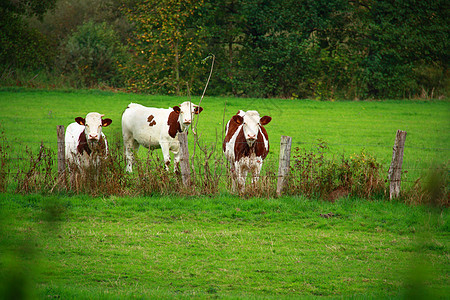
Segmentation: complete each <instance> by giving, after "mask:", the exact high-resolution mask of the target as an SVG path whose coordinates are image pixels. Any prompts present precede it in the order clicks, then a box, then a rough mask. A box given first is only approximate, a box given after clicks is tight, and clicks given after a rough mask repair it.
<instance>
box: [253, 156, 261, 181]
mask: <svg viewBox="0 0 450 300" xmlns="http://www.w3.org/2000/svg"><path fill="white" fill-rule="evenodd" d="M261 167H262V160H261V161H259V160H258V161H257V162H256V163H255V164H254V165H253V167H252V175H253V176H252V184H255V183H256V182H257V181H258V180H259V174H260V173H261Z"/></svg>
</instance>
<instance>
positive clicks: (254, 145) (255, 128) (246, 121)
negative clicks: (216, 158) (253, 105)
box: [222, 110, 272, 193]
mask: <svg viewBox="0 0 450 300" xmlns="http://www.w3.org/2000/svg"><path fill="white" fill-rule="evenodd" d="M271 120H272V118H271V117H269V116H264V117H262V118H261V117H260V116H259V113H258V112H257V111H255V110H249V111H247V112H244V111H242V110H239V111H238V112H237V114H236V115H234V116H233V117H232V118H231V119H230V120H229V121H228V123H227V125H226V130H225V138H224V141H223V145H222V149H223V152H224V154H225V156H226V158H227V160H228V162H229V164H230V169H231V170H230V171H231V179H232V185H233V186H232V190H233V192H235V191H236V185H237V187H238V189H239V192H241V193H242V192H243V191H244V188H245V180H246V178H247V173H248V171H250V172H251V173H252V175H253V177H252V184H253V183H255V182H256V181H257V180H258V179H259V173H260V171H261V167H262V164H263V160H264V159H265V158H266V156H267V154H268V153H269V136H268V135H267V131H266V129H265V128H264V125H267V124H269V123H270V121H271Z"/></svg>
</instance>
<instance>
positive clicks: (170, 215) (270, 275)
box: [0, 194, 450, 299]
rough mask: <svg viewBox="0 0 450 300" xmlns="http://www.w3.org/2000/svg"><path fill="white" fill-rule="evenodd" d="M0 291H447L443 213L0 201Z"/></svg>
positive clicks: (113, 294)
mask: <svg viewBox="0 0 450 300" xmlns="http://www.w3.org/2000/svg"><path fill="white" fill-rule="evenodd" d="M0 203H1V210H0V221H1V223H0V225H1V226H0V254H1V255H0V266H1V268H0V278H1V281H0V295H7V296H11V298H13V299H18V297H19V296H21V295H25V296H27V297H38V298H39V299H44V298H61V299H80V298H82V299H124V298H139V299H152V298H192V297H194V298H277V299H279V298H282V299H283V298H292V297H295V298H296V297H308V298H311V297H319V296H327V297H332V298H341V297H343V298H358V299H359V298H370V299H386V298H390V299H395V298H398V299H405V298H407V299H410V298H411V297H415V298H416V299H433V298H438V297H441V298H445V297H446V296H448V293H449V292H450V290H449V285H448V278H449V275H450V274H449V271H450V270H449V261H448V257H449V256H448V255H449V252H448V247H449V232H450V231H449V221H450V220H449V214H448V210H447V209H444V210H439V209H432V208H428V207H426V206H408V205H406V204H403V203H398V202H386V201H367V200H361V199H341V200H338V201H337V202H335V203H330V202H323V201H316V200H309V199H306V198H303V197H281V198H277V199H266V198H264V199H262V198H250V199H242V198H239V197H232V196H225V195H224V196H217V197H207V196H203V197H144V198H143V197H135V198H128V197H126V198H123V197H115V196H111V197H87V196H76V197H67V196H64V195H59V196H58V195H53V196H45V197H44V196H39V195H25V196H23V195H19V194H2V195H1V196H0Z"/></svg>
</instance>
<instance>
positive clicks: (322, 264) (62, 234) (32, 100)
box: [0, 89, 450, 299]
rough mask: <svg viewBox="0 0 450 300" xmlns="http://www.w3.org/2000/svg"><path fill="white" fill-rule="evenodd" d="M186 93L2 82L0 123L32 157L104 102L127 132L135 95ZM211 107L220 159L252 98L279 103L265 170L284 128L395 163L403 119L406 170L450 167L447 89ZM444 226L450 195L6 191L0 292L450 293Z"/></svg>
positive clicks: (204, 119) (208, 118) (165, 103)
mask: <svg viewBox="0 0 450 300" xmlns="http://www.w3.org/2000/svg"><path fill="white" fill-rule="evenodd" d="M184 100H186V99H185V98H182V97H167V96H146V95H134V94H124V93H113V92H102V91H44V90H26V89H0V104H1V107H0V108H1V110H0V126H1V127H0V128H1V131H2V132H3V137H4V138H5V139H6V143H7V144H8V145H9V147H10V148H8V149H7V150H8V159H9V161H10V162H11V163H12V164H13V165H14V166H15V167H16V168H22V167H24V166H25V167H26V163H27V162H26V161H25V162H24V160H22V158H23V157H24V156H26V154H24V153H25V152H26V149H27V148H28V149H31V150H32V151H33V152H34V153H36V151H37V149H39V145H40V143H41V142H43V143H44V144H45V145H47V146H48V147H50V148H51V149H52V150H53V151H54V152H56V149H57V143H56V126H57V125H65V126H67V125H68V124H69V123H71V122H72V121H73V119H74V118H75V117H77V116H84V115H86V113H88V112H91V111H98V112H100V113H104V114H105V115H106V117H109V118H111V119H112V120H113V123H112V125H111V126H110V127H107V128H105V129H104V132H105V134H106V135H107V136H108V139H109V143H110V144H111V145H113V144H119V145H120V144H121V137H120V131H121V127H120V123H121V122H120V118H121V114H122V112H123V110H124V109H125V108H126V106H127V105H128V104H129V103H130V102H136V103H141V104H144V105H147V106H156V107H169V106H174V105H176V104H179V103H180V102H182V101H184ZM193 102H194V103H198V97H197V99H195V98H194V99H193ZM202 106H203V107H204V111H203V112H202V114H201V115H200V119H199V130H198V131H199V133H200V134H201V144H202V145H205V146H208V147H212V146H213V145H216V146H218V149H217V150H216V153H215V159H220V158H221V157H222V154H221V148H220V145H221V139H222V130H223V127H224V122H226V120H227V119H229V118H230V117H231V116H232V115H233V114H235V113H236V112H237V111H238V110H239V109H243V110H250V109H257V110H258V111H259V112H260V114H261V115H270V116H271V117H272V122H271V123H270V124H268V125H267V126H266V128H267V131H268V133H269V136H270V141H271V151H270V153H269V156H268V161H267V162H266V163H265V164H264V166H263V169H270V168H276V166H277V162H278V152H279V141H280V136H281V135H289V136H291V137H292V138H293V148H294V149H293V150H295V147H300V148H306V149H315V148H316V147H317V144H318V142H319V141H324V142H325V143H327V144H328V147H329V149H328V150H327V153H326V155H327V156H329V157H340V156H342V155H343V154H345V155H349V156H351V155H353V154H354V153H360V152H361V150H362V149H365V151H366V152H367V153H370V154H371V155H373V156H374V157H376V159H377V160H378V161H379V162H381V163H382V164H383V167H384V168H385V169H386V171H387V169H388V167H389V163H390V160H391V157H392V146H393V143H394V138H395V133H396V130H397V129H402V130H406V131H407V132H408V136H407V140H406V150H405V160H404V167H405V169H406V170H407V171H408V173H407V174H405V176H404V179H405V180H406V182H407V183H408V182H411V181H414V180H416V179H417V178H418V177H419V176H420V175H421V174H423V173H424V172H425V171H426V169H428V168H429V167H430V166H432V164H433V163H434V162H437V163H440V164H443V165H445V167H446V170H447V169H448V167H447V166H448V153H449V141H450V122H449V120H450V104H449V102H448V101H396V100H391V101H364V102H318V101H311V100H283V99H235V98H214V97H206V98H205V99H204V101H203V103H202ZM224 112H225V113H224ZM224 115H225V117H224ZM224 120H225V121H224ZM189 141H190V142H191V141H192V135H190V136H189ZM2 146H3V145H2ZM190 148H191V150H192V144H190ZM293 152H295V151H293ZM155 153H156V155H160V154H159V153H160V151H158V150H157V151H156V152H155ZM139 154H140V156H141V157H145V156H146V151H145V150H143V149H141V150H140V153H139ZM0 158H1V157H0ZM55 160H56V157H55ZM53 168H56V163H55V165H53ZM446 172H448V171H446ZM14 178H16V177H14V172H12V179H13V180H14ZM10 190H11V189H10ZM449 232H450V230H449V214H448V208H446V207H444V208H439V209H438V208H431V207H429V206H425V205H420V206H419V205H418V206H413V205H406V204H404V203H400V202H395V201H393V202H388V201H384V200H381V199H379V200H370V201H369V200H367V199H358V198H355V197H344V198H341V199H337V200H336V202H334V203H330V202H325V201H319V200H317V199H315V200H311V199H307V198H305V197H302V196H300V195H299V196H292V197H280V198H270V197H269V198H268V197H264V198H255V197H237V196H233V195H230V193H229V192H227V191H226V190H223V191H220V192H219V193H217V194H215V195H214V196H213V197H212V196H195V197H188V196H185V197H182V196H176V195H171V196H161V195H158V194H155V195H153V196H152V197H118V196H114V195H107V196H103V197H92V196H87V195H73V193H63V192H54V193H53V194H50V195H39V194H26V195H22V194H15V193H11V192H10V191H9V192H6V193H1V194H0V298H13V299H19V298H35V297H36V298H39V299H42V298H61V299H80V298H81V299H104V298H107V299H123V298H145V299H147V298H193V297H196V298H276V299H278V298H293V297H294V298H297V297H313V298H314V297H322V296H326V297H331V298H358V299H359V298H371V299H373V298H375V299H379V298H402V299H404V298H412V297H417V298H419V299H432V298H445V297H448V295H449V293H450V289H449V285H448V281H449V275H450V268H449V251H448V249H449V242H450V235H449Z"/></svg>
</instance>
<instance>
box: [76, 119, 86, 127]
mask: <svg viewBox="0 0 450 300" xmlns="http://www.w3.org/2000/svg"><path fill="white" fill-rule="evenodd" d="M75 122H77V123H78V124H80V125H83V126H84V125H86V120H85V119H84V118H82V117H76V118H75Z"/></svg>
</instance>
